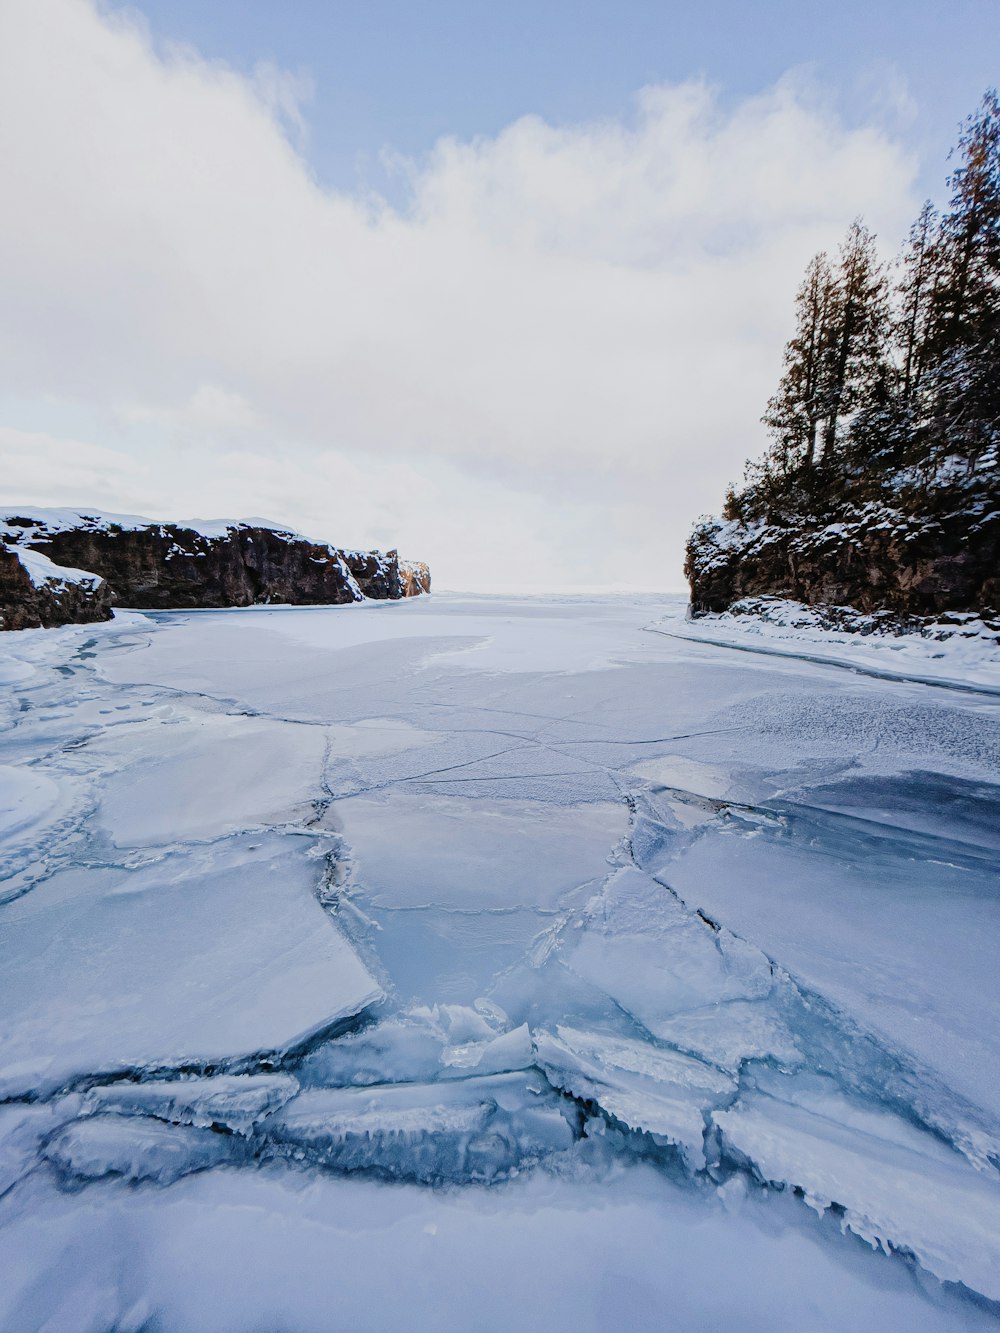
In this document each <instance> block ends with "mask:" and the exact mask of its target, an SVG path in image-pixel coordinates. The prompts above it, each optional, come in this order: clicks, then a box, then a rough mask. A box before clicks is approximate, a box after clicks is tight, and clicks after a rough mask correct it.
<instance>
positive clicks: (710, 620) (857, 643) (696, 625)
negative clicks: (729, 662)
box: [659, 597, 1000, 693]
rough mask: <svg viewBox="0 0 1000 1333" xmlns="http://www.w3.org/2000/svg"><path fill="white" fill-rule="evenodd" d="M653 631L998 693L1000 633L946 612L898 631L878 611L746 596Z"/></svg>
mask: <svg viewBox="0 0 1000 1333" xmlns="http://www.w3.org/2000/svg"><path fill="white" fill-rule="evenodd" d="M838 621H840V622H843V623H838ZM659 628H660V629H661V631H662V632H663V633H668V634H674V635H682V636H683V637H685V638H688V639H691V640H692V641H693V642H696V643H711V644H716V645H718V646H720V647H723V646H725V647H730V648H739V649H744V650H746V651H747V652H754V653H769V654H771V655H773V656H775V657H793V658H809V659H810V660H812V661H814V662H821V663H827V664H830V665H835V666H842V667H847V668H849V669H851V670H853V671H863V672H865V673H866V674H868V675H873V676H886V677H888V678H890V679H894V680H911V681H929V682H935V683H940V684H943V685H951V686H954V687H955V688H958V689H969V688H973V689H989V690H994V691H996V692H997V693H1000V627H998V626H997V624H996V623H995V622H985V621H983V620H981V619H980V618H979V617H978V616H976V615H974V614H972V613H971V612H963V613H957V612H947V613H945V614H943V615H942V616H941V619H940V620H931V619H928V620H926V621H925V622H924V623H921V624H920V625H919V626H914V627H913V628H911V629H907V630H904V631H902V632H901V631H900V630H899V628H898V627H897V626H895V625H893V623H892V617H890V616H888V615H886V614H884V613H880V614H877V615H871V616H865V615H862V614H861V613H860V612H857V611H853V610H852V608H850V607H833V608H822V607H819V608H817V607H813V606H804V605H803V604H802V603H801V602H792V601H787V600H786V599H784V598H781V597H748V598H746V599H745V601H743V602H737V603H736V604H735V606H734V607H733V608H731V609H730V610H729V611H724V612H721V613H719V614H715V615H703V616H698V617H696V618H694V619H689V620H686V621H685V622H683V623H681V622H679V621H678V619H677V617H676V615H668V616H666V617H665V618H664V621H663V624H662V625H661V626H660V627H659Z"/></svg>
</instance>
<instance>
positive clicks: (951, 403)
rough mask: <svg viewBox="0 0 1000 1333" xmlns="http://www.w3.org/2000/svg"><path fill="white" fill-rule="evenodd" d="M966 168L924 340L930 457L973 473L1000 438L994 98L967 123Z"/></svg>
mask: <svg viewBox="0 0 1000 1333" xmlns="http://www.w3.org/2000/svg"><path fill="white" fill-rule="evenodd" d="M958 148H959V152H960V153H961V158H962V160H961V164H960V166H959V167H958V168H957V169H956V170H955V171H954V172H952V174H951V176H950V177H949V180H948V184H949V186H950V187H951V191H952V195H951V200H950V206H949V211H948V212H947V213H946V214H945V216H944V217H943V218H942V221H941V226H940V235H939V240H938V248H939V251H940V263H941V267H942V274H941V280H940V281H939V282H938V284H937V287H936V294H935V300H934V303H933V308H932V312H931V318H930V327H929V330H928V334H927V339H926V350H925V358H926V362H927V371H928V374H927V378H928V393H929V397H930V399H931V401H930V404H929V410H928V420H927V424H926V430H925V442H924V447H925V452H926V453H927V454H928V455H929V456H930V457H931V458H933V457H938V458H940V457H941V456H943V455H945V454H961V455H964V456H965V457H966V459H967V460H968V462H969V466H970V467H975V465H976V463H977V461H978V459H979V458H980V457H981V455H982V454H983V453H984V452H985V451H986V450H988V449H989V448H990V447H991V446H993V445H995V444H996V442H997V437H998V434H1000V99H998V97H997V94H996V92H995V91H994V90H990V91H989V92H987V93H986V95H985V96H984V97H983V100H982V102H981V104H980V106H979V108H978V110H977V111H976V112H975V113H974V114H973V115H971V116H970V117H969V118H968V120H967V121H966V122H965V125H964V127H963V130H962V134H961V136H960V139H959V145H958Z"/></svg>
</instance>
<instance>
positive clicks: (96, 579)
mask: <svg viewBox="0 0 1000 1333" xmlns="http://www.w3.org/2000/svg"><path fill="white" fill-rule="evenodd" d="M12 549H13V551H14V554H15V556H17V558H18V560H19V561H20V562H21V565H22V566H23V567H24V570H25V572H26V573H27V575H28V578H29V579H30V580H31V582H32V583H33V584H34V586H35V587H36V588H44V587H45V585H46V584H51V583H54V584H59V585H62V586H63V587H68V586H69V585H70V584H74V583H75V584H79V585H80V586H81V587H84V588H96V587H98V586H99V584H100V583H101V581H102V580H101V576H100V575H99V574H90V573H88V572H87V570H85V569H73V568H71V566H69V565H57V564H56V563H55V561H54V560H50V559H49V557H48V556H47V555H43V554H42V552H41V551H32V550H31V549H29V548H28V547H27V546H15V547H13V548H12Z"/></svg>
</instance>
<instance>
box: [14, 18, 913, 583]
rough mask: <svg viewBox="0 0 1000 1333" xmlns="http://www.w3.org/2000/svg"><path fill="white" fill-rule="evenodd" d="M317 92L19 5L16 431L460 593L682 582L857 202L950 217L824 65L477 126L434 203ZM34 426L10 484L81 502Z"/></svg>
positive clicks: (138, 34)
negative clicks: (317, 148) (346, 157)
mask: <svg viewBox="0 0 1000 1333" xmlns="http://www.w3.org/2000/svg"><path fill="white" fill-rule="evenodd" d="M886 82H887V90H888V91H887V96H891V98H893V99H896V100H898V99H899V97H900V92H899V89H898V87H896V85H895V82H894V76H892V74H891V71H890V72H887V75H886ZM302 96H303V84H302V81H301V78H300V77H299V76H296V77H295V78H291V77H286V76H285V75H283V74H282V73H281V72H280V71H277V70H273V69H270V68H268V69H266V70H263V71H258V72H257V75H256V76H255V77H253V78H244V77H242V76H240V75H239V74H237V73H235V72H233V71H232V70H230V69H228V68H226V67H225V66H223V65H220V64H219V63H218V62H208V61H204V60H202V59H200V58H199V57H198V55H197V54H196V53H194V52H192V51H190V50H180V49H176V48H167V49H165V50H159V49H156V48H154V47H153V45H152V44H151V41H150V39H149V36H148V34H147V32H146V31H145V29H144V27H143V25H142V24H141V23H140V22H138V21H137V20H135V19H134V18H130V17H129V16H128V15H127V14H126V15H124V16H123V15H122V14H121V13H116V14H113V15H109V14H105V13H102V12H100V11H98V10H97V9H95V8H94V7H93V6H92V5H90V4H88V3H84V0H6V3H5V5H4V6H3V7H2V11H0V184H2V187H3V192H4V197H5V199H6V200H7V206H6V207H5V208H4V209H3V210H2V211H0V281H2V284H3V289H4V293H5V299H4V301H3V303H2V306H0V421H2V419H3V403H4V400H7V401H10V402H12V401H14V400H15V399H16V402H17V404H18V412H19V417H18V420H17V421H14V420H13V419H10V424H11V425H19V426H20V427H21V428H22V430H23V429H24V428H25V427H26V426H27V427H30V428H31V429H32V430H34V431H35V432H37V433H40V434H41V435H46V434H51V433H54V431H52V430H51V428H50V421H49V416H48V415H47V413H48V412H49V406H47V405H51V404H52V403H53V402H55V403H59V404H61V407H60V412H61V417H60V419H63V418H64V417H65V415H66V412H67V411H71V410H72V409H73V407H74V405H75V407H76V408H77V409H78V410H79V412H80V413H81V419H82V418H83V417H84V416H86V419H87V421H88V423H90V424H88V427H87V430H88V432H89V434H83V432H81V431H78V432H76V434H78V435H82V437H83V438H85V439H88V440H89V441H90V445H101V446H103V447H105V448H107V449H110V450H112V451H113V452H114V453H115V454H116V456H120V457H121V459H122V464H121V468H122V474H121V476H122V479H121V487H122V492H121V493H122V495H123V497H124V496H125V495H126V494H127V495H128V496H129V497H131V498H129V500H128V503H127V504H126V503H125V501H124V499H123V500H122V502H121V503H120V504H119V506H118V507H121V508H129V509H132V508H138V509H140V510H142V509H147V510H150V511H152V510H154V509H155V510H158V511H159V512H162V505H163V502H164V499H165V498H169V500H170V503H171V505H173V506H174V507H175V512H176V510H182V511H186V512H191V511H194V510H199V509H201V510H203V509H204V508H205V503H206V502H207V498H208V497H209V496H211V498H212V501H213V505H214V507H215V508H216V510H217V511H218V510H223V511H228V512H233V511H234V510H236V509H237V508H240V509H243V510H244V511H248V512H253V513H269V514H273V515H274V517H276V518H279V519H284V520H286V521H288V522H290V523H293V524H294V525H296V526H299V527H303V528H306V529H307V530H309V531H310V532H312V533H313V534H315V535H316V536H324V537H329V538H331V539H333V540H337V541H341V542H347V543H355V544H368V543H376V542H377V543H381V544H383V545H384V544H390V543H391V544H395V543H396V542H398V544H399V546H400V548H401V549H404V550H405V551H407V552H408V553H410V554H412V555H414V556H419V557H422V558H427V559H429V560H430V561H431V562H432V564H433V565H434V567H435V572H436V574H437V575H438V578H439V581H440V582H441V583H445V584H450V585H453V586H465V587H469V586H483V587H488V586H501V585H502V586H507V587H510V586H517V585H519V584H524V585H525V586H528V585H532V586H537V585H539V584H550V585H567V584H573V583H578V584H581V585H587V584H604V585H608V584H625V585H631V586H638V587H647V588H657V587H659V588H663V587H674V588H676V587H679V586H680V584H681V579H680V563H681V559H682V548H683V543H684V538H685V536H686V531H687V528H688V526H689V525H690V522H691V520H692V519H693V518H694V517H695V516H696V515H697V514H698V513H700V512H702V511H704V510H706V509H709V508H712V507H713V506H717V505H718V503H719V501H720V499H721V495H722V491H723V488H724V485H725V483H726V482H727V481H728V480H730V479H733V478H735V477H736V476H738V474H739V472H740V470H741V467H742V462H743V459H744V458H745V457H746V456H747V454H749V453H753V452H755V451H756V450H757V449H758V448H759V447H760V444H761V432H760V427H759V425H758V424H757V423H758V418H759V416H760V412H761V410H762V406H763V403H764V401H765V399H766V398H767V396H768V394H769V392H770V391H771V388H772V385H773V381H774V379H775V378H776V375H777V372H778V366H779V360H780V353H781V346H782V343H783V340H784V338H785V337H786V336H787V333H788V329H789V322H790V315H791V298H792V294H793V292H794V288H795V286H796V284H797V281H798V278H799V274H800V271H801V269H802V267H803V266H804V264H805V262H806V260H807V259H808V257H809V255H810V254H811V253H812V252H813V251H814V250H815V249H817V248H820V247H823V246H826V247H832V246H835V245H836V243H837V241H838V240H839V237H840V235H841V233H842V231H843V230H844V228H845V226H846V224H847V222H848V221H849V220H850V219H851V218H852V217H853V216H854V215H855V214H857V213H863V214H865V215H866V217H867V219H868V220H869V222H870V223H871V224H872V225H874V226H875V228H876V229H877V230H879V231H880V232H881V233H882V234H883V235H884V236H885V239H886V243H887V247H888V248H893V247H894V246H895V244H896V241H897V239H898V236H899V235H900V234H901V233H902V232H903V231H905V228H906V226H907V224H908V221H909V218H910V216H911V214H912V213H913V212H914V211H915V200H914V198H913V181H914V178H915V165H916V164H915V163H914V161H913V160H912V159H911V157H910V156H909V155H908V153H907V152H906V151H905V150H904V148H903V147H902V146H901V145H900V143H899V142H897V141H896V140H894V139H893V138H892V137H891V136H890V135H889V133H888V132H887V131H885V130H884V129H880V128H878V127H877V126H870V127H861V128H857V127H854V128H851V127H848V126H845V125H844V124H843V123H842V122H841V121H840V120H839V119H838V116H837V113H836V112H835V110H834V109H833V107H832V102H831V101H830V100H829V99H827V98H826V97H825V96H824V93H823V91H822V90H821V89H819V88H817V87H815V86H813V85H812V84H811V83H810V81H809V79H808V77H807V76H806V75H804V74H801V73H799V74H792V75H789V76H787V77H786V78H785V79H783V80H781V81H780V82H779V83H778V84H777V85H776V86H774V87H773V88H770V89H767V90H765V91H763V92H761V93H760V94H759V95H758V96H755V97H750V98H747V99H744V100H743V101H741V102H740V103H738V104H736V105H735V106H729V105H728V104H725V103H724V102H723V100H722V98H721V97H720V95H719V94H718V92H717V91H716V90H713V89H712V88H710V87H707V86H706V85H704V84H703V83H701V82H697V81H693V82H688V83H683V84H680V85H676V86H671V87H656V88H647V89H644V90H641V91H640V92H639V93H638V94H637V96H636V98H635V101H634V104H633V105H632V106H631V107H629V108H626V109H625V110H624V111H623V114H622V116H621V117H620V118H619V119H615V120H608V121H601V122H594V123H587V124H580V125H569V126H561V127H555V126H551V125H548V124H546V123H545V122H543V121H541V120H539V119H538V118H536V117H525V118H524V119H522V120H519V121H517V122H516V123H514V124H512V125H510V126H509V127H507V128H506V129H505V130H504V131H503V132H502V133H500V134H499V135H498V136H496V137H495V138H488V139H477V140H474V141H472V142H462V141H460V140H457V139H446V140H443V141H442V142H440V143H439V144H437V145H436V146H435V147H434V148H433V150H432V151H431V152H430V153H429V154H428V155H427V157H426V158H425V159H424V160H421V161H419V162H413V161H410V162H403V163H399V162H398V161H397V163H396V165H397V168H398V169H399V170H400V171H401V172H403V173H404V175H405V179H406V181H407V184H408V189H409V201H408V203H407V205H406V207H404V208H391V207H389V206H388V205H387V204H385V203H383V202H382V201H380V200H378V199H377V198H374V197H372V196H370V195H361V194H359V195H349V194H345V193H338V192H335V191H331V190H324V189H323V188H321V187H320V186H319V185H318V184H317V182H316V180H315V178H314V177H313V175H312V173H311V171H310V169H309V166H308V163H307V160H306V159H305V157H304V156H303V150H302V143H303V135H304V129H303V127H304V124H305V122H304V120H303V114H304V113H303V111H302V105H303V103H302ZM313 133H314V134H315V130H314V131H313ZM26 403H27V404H29V405H30V407H31V410H30V412H28V410H27V409H26V408H25V404H26ZM26 412H27V415H28V416H29V417H30V420H26ZM95 421H96V422H99V423H100V429H101V431H102V432H104V434H103V435H102V437H101V438H99V439H97V438H94V431H95V430H96V429H97V427H96V426H95V425H94V424H93V423H94V422H95ZM17 438H18V437H17V435H16V434H15V435H12V434H11V433H10V432H8V433H7V434H6V435H4V436H3V437H2V438H0V451H3V452H0V463H2V465H3V467H4V472H3V475H4V476H6V477H7V478H8V483H9V484H12V482H11V478H13V476H14V475H15V471H14V469H15V468H16V469H19V470H20V471H19V472H18V474H17V475H20V476H22V477H25V467H26V466H27V467H28V471H29V472H30V477H27V478H26V480H25V481H22V482H19V483H18V489H19V490H23V487H24V486H25V485H30V486H31V489H32V490H33V492H34V498H37V499H38V500H47V499H51V498H52V496H53V492H54V488H61V493H62V494H63V495H64V496H65V494H66V484H65V483H66V474H65V473H63V474H60V473H59V470H58V468H55V467H54V466H53V465H52V463H51V456H52V455H51V450H49V451H48V452H46V451H45V450H42V451H40V452H38V453H37V454H36V455H35V457H34V461H33V462H31V460H30V459H28V458H27V456H26V455H25V454H23V452H22V453H18V447H19V446H18V445H17V443H16V441H17ZM12 441H13V443H12ZM68 447H69V449H70V452H71V453H72V450H73V449H74V448H77V446H75V445H73V444H72V441H69V442H68ZM79 447H80V448H82V446H79ZM11 450H13V453H12V452H11ZM76 456H77V457H79V458H83V457H84V454H83V453H78V454H77V455H76ZM137 460H138V465H139V466H140V472H141V476H140V477H138V478H137V477H136V476H135V468H136V466H137ZM72 475H73V476H74V478H79V483H78V484H79V490H78V491H77V490H74V493H73V494H72V496H70V499H72V500H73V501H76V500H79V501H80V502H90V503H94V502H95V499H94V496H93V495H92V494H91V493H90V492H88V491H87V475H86V469H85V467H83V468H76V469H75V470H74V471H73V474H72ZM103 476H104V481H107V474H106V473H105V474H103ZM143 478H145V481H144V480H143ZM76 484H77V483H76V482H75V483H74V485H76ZM94 484H95V485H96V482H95V483H94ZM103 484H104V482H102V485H103ZM102 494H103V493H102ZM17 498H19V499H28V498H31V497H29V496H28V495H26V494H23V493H21V494H19V495H18V497H17ZM101 502H102V503H106V504H109V505H113V504H114V503H116V501H115V499H114V484H113V480H112V483H111V485H110V490H109V492H108V495H107V499H104V498H102V499H101ZM393 525H395V526H393Z"/></svg>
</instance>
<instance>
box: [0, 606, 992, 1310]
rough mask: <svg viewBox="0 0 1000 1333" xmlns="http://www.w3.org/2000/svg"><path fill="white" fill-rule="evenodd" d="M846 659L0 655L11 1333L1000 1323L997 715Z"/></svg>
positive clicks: (337, 611) (569, 610) (636, 630)
mask: <svg viewBox="0 0 1000 1333" xmlns="http://www.w3.org/2000/svg"><path fill="white" fill-rule="evenodd" d="M716 630H717V633H718V627H716ZM806 630H809V634H811V635H812V638H810V637H809V634H806ZM664 631H666V632H664ZM696 632H697V630H696ZM725 632H726V634H728V633H729V632H730V631H729V630H728V629H727V630H726V631H725ZM822 633H824V631H820V630H817V629H815V628H813V629H811V630H810V629H809V627H808V626H807V627H804V628H803V627H800V636H799V637H798V638H790V637H788V636H786V637H784V638H783V639H782V641H781V643H780V645H779V649H780V652H781V654H782V655H781V656H778V657H776V656H774V655H773V653H760V652H743V651H734V648H733V647H732V646H726V645H725V644H721V645H720V644H713V643H711V642H709V641H708V640H707V637H705V635H703V637H702V638H701V640H700V641H695V638H694V637H693V636H692V626H691V625H690V624H688V623H687V622H685V620H684V607H683V605H682V603H681V602H680V601H679V600H676V601H669V600H666V601H664V600H663V599H659V600H657V599H653V598H646V599H630V598H624V597H623V598H611V597H609V598H603V599H601V598H597V599H590V600H586V599H558V598H552V599H522V600H507V599H502V598H486V597H479V598H476V597H462V596H458V595H449V596H445V595H441V594H438V595H436V596H435V597H434V598H433V599H427V600H424V599H419V600H416V601H413V602H406V603H400V604H395V605H365V606H359V607H351V608H346V609H344V608H337V607H331V608H324V609H319V610H312V609H295V610H291V609H271V608H267V609H264V608H261V609H252V610H246V611H240V612H198V613H170V614H158V615H155V616H137V615H120V616H119V617H117V618H116V620H115V621H114V622H112V623H111V624H108V625H102V626H98V627H94V626H86V627H73V628H66V629H62V630H54V631H29V632H26V633H21V634H9V635H6V636H3V639H2V642H0V710H2V711H0V865H2V870H0V951H2V959H3V966H2V968H0V1098H2V1099H3V1100H2V1104H0V1272H2V1273H3V1282H2V1283H0V1329H4V1330H7V1329H11V1330H22V1329H24V1330H27V1329H43V1328H45V1329H50V1330H59V1331H60V1333H62V1330H72V1331H73V1333H75V1331H76V1330H81V1331H82V1330H88V1331H90V1330H93V1331H94V1333H97V1331H99V1330H107V1329H112V1328H114V1329H119V1330H127V1329H134V1330H139V1329H157V1330H178V1331H180V1330H185V1331H186V1330H202V1329H203V1330H206V1331H208V1330H211V1331H212V1333H218V1331H221V1330H246V1329H252V1328H259V1329H273V1328H282V1329H288V1330H300V1329H301V1330H313V1329H315V1330H329V1329H351V1330H357V1329H365V1328H370V1329H386V1328H401V1327H406V1328H416V1329H424V1328H428V1329H429V1328H434V1329H456V1330H459V1329H463V1330H464V1329H469V1328H486V1329H498V1330H499V1329H509V1328H515V1327H517V1328H526V1329H534V1328H538V1329H543V1328H544V1329H573V1330H590V1329H593V1330H610V1329H619V1328H627V1327H632V1328H650V1329H652V1328H657V1329H659V1328H678V1329H684V1330H689V1329H712V1330H714V1329H727V1330H729V1329H741V1330H742V1329H760V1330H765V1329H767V1330H773V1329H796V1330H798V1329H809V1330H825V1329H830V1330H834V1329H836V1330H840V1329H871V1328H878V1329H906V1330H923V1329H928V1330H930V1329H963V1330H964V1329H977V1328H987V1327H993V1326H995V1324H996V1321H997V1317H998V1314H1000V1170H998V1167H1000V980H998V974H997V968H996V965H995V953H996V940H997V938H998V931H1000V901H998V897H997V893H996V885H997V870H998V862H1000V819H998V817H997V815H998V805H997V792H998V785H997V784H998V781H1000V778H998V774H1000V695H998V692H997V691H996V690H993V689H991V688H990V685H991V681H990V680H989V679H988V678H986V676H984V675H977V674H976V673H975V672H972V671H970V672H965V673H964V674H963V671H964V667H965V665H966V664H965V663H964V660H961V659H959V658H956V657H955V655H952V657H951V659H950V661H949V666H948V670H949V672H950V673H951V674H952V675H954V676H956V677H957V679H956V681H955V683H956V684H957V685H959V686H964V687H965V688H959V689H955V688H952V687H951V685H949V684H948V677H947V674H946V673H945V672H944V671H942V672H940V673H937V674H939V676H940V679H938V680H936V681H935V682H934V683H931V684H928V683H921V682H920V681H915V680H911V679H906V674H907V671H910V672H911V674H912V675H915V676H920V677H927V676H929V675H932V674H935V673H934V672H933V671H930V672H929V671H928V670H927V669H926V664H925V663H924V662H923V660H922V659H920V657H919V654H918V655H916V656H915V655H914V654H912V653H908V654H903V655H900V654H899V653H894V654H893V657H892V666H891V669H888V670H883V669H882V667H881V665H880V664H881V662H882V660H883V659H882V657H878V658H877V659H874V660H873V661H872V662H869V660H868V658H867V657H865V660H864V661H863V662H862V661H861V655H860V654H859V653H857V652H855V650H853V649H852V648H850V647H848V646H843V647H840V648H836V647H835V648H834V649H830V650H826V649H824V651H822V652H821V651H819V650H818V649H817V644H816V642H815V636H816V635H817V634H822ZM733 634H734V645H735V644H736V643H737V637H738V634H742V635H743V638H739V639H738V643H739V644H743V643H744V640H745V638H746V637H747V635H746V632H745V631H743V630H739V631H733ZM685 636H686V637H685ZM750 646H753V645H750ZM764 646H766V647H771V643H770V640H768V642H767V643H766V644H765V645H764ZM870 651H873V652H880V651H881V650H880V649H879V648H878V647H877V646H876V647H874V648H871V649H870ZM838 654H839V655H840V657H842V658H843V659H844V660H845V661H846V662H847V663H848V664H850V665H861V666H863V667H864V668H865V673H864V674H859V673H858V672H856V671H854V672H848V671H844V670H842V669H840V666H839V664H838V663H839V661H840V657H838ZM824 656H830V657H832V658H833V659H835V660H834V661H833V663H827V662H824V661H817V660H815V659H816V658H817V657H824ZM889 675H895V676H896V677H897V678H895V679H888V678H886V677H888V676H889ZM970 686H974V687H976V688H969V687H970Z"/></svg>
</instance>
